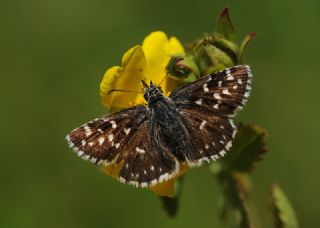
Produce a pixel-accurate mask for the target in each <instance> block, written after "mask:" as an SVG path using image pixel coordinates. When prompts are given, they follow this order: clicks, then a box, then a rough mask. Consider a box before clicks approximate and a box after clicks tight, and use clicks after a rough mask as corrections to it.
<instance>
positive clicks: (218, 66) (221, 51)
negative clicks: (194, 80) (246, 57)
mask: <svg viewBox="0 0 320 228" xmlns="http://www.w3.org/2000/svg"><path fill="white" fill-rule="evenodd" d="M216 28H217V29H216V31H215V32H214V33H212V34H205V35H204V38H203V39H200V40H198V41H195V42H194V43H193V44H192V45H191V47H190V51H191V54H192V55H193V57H194V61H195V63H196V64H197V66H198V68H199V70H200V74H201V75H207V74H209V73H212V72H216V71H218V70H222V69H224V68H227V67H231V66H234V65H237V64H240V63H241V61H242V58H243V53H244V50H245V48H246V47H247V45H248V43H249V41H250V40H251V39H252V38H253V37H254V35H255V33H249V35H248V36H247V37H246V38H245V39H244V41H243V42H242V44H241V47H240V48H239V47H238V45H237V44H236V39H235V37H236V36H235V30H234V27H233V24H232V21H231V19H230V16H229V11H228V8H227V7H226V8H225V9H224V10H223V12H222V13H221V14H220V16H219V17H218V20H217V27H216Z"/></svg>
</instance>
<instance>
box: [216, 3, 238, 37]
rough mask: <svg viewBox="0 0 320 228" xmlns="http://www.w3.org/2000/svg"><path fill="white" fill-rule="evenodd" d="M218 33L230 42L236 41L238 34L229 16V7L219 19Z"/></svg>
mask: <svg viewBox="0 0 320 228" xmlns="http://www.w3.org/2000/svg"><path fill="white" fill-rule="evenodd" d="M217 32H218V33H220V34H222V35H223V36H224V37H225V38H226V39H228V40H230V41H236V34H235V30H234V27H233V24H232V21H231V18H230V15H229V8H228V7H225V8H224V9H223V11H222V13H221V14H220V15H219V17H218V20H217Z"/></svg>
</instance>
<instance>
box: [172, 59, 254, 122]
mask: <svg viewBox="0 0 320 228" xmlns="http://www.w3.org/2000/svg"><path fill="white" fill-rule="evenodd" d="M251 81H252V74H251V70H250V67H249V66H247V65H238V66H233V67H230V68H227V69H226V70H223V71H219V72H217V73H214V74H210V75H208V76H206V77H203V78H201V79H199V80H197V81H194V82H192V83H190V84H186V85H184V86H182V87H180V88H178V89H176V90H175V91H174V92H173V93H172V94H171V95H170V98H172V100H173V101H174V102H175V105H176V106H177V107H184V108H201V109H207V110H208V111H210V112H212V113H213V114H215V115H219V116H226V117H232V116H234V115H235V114H236V113H237V111H238V110H241V109H242V107H243V105H244V104H245V103H246V102H247V99H248V97H249V95H250V90H251Z"/></svg>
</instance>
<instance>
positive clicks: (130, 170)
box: [119, 121, 179, 187]
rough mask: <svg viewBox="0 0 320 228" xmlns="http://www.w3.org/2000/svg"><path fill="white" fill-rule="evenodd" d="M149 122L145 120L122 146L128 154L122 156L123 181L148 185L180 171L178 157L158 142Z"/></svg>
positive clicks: (121, 177)
mask: <svg viewBox="0 0 320 228" xmlns="http://www.w3.org/2000/svg"><path fill="white" fill-rule="evenodd" d="M149 124H150V122H147V121H146V122H144V123H143V124H142V125H141V126H140V127H139V129H138V130H137V132H136V133H135V134H134V135H132V137H130V138H128V141H127V143H126V144H125V146H124V147H123V148H122V149H123V151H126V152H127V155H124V157H123V158H122V160H124V164H123V167H122V169H121V171H120V181H121V182H125V183H128V184H132V185H135V186H140V187H147V186H152V185H155V184H157V183H160V182H163V181H165V180H168V179H170V178H172V177H173V176H175V175H176V174H177V172H178V169H179V164H178V161H177V159H176V158H175V157H174V156H173V155H172V154H171V153H170V151H168V149H167V148H165V147H162V146H160V145H159V144H157V143H156V142H157V140H155V138H157V137H158V136H157V135H154V134H153V132H152V130H151V127H150V126H149ZM120 159H121V158H119V160H120Z"/></svg>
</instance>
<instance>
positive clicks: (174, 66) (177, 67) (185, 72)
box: [166, 55, 200, 83]
mask: <svg viewBox="0 0 320 228" xmlns="http://www.w3.org/2000/svg"><path fill="white" fill-rule="evenodd" d="M166 70H167V71H168V73H169V75H170V77H172V78H174V79H176V80H180V81H182V82H183V83H185V82H191V81H194V80H196V79H197V78H199V77H200V72H199V69H198V67H197V65H196V63H195V62H194V59H193V57H192V56H191V55H186V56H183V57H182V56H173V57H171V59H170V61H169V63H168V65H167V67H166Z"/></svg>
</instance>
